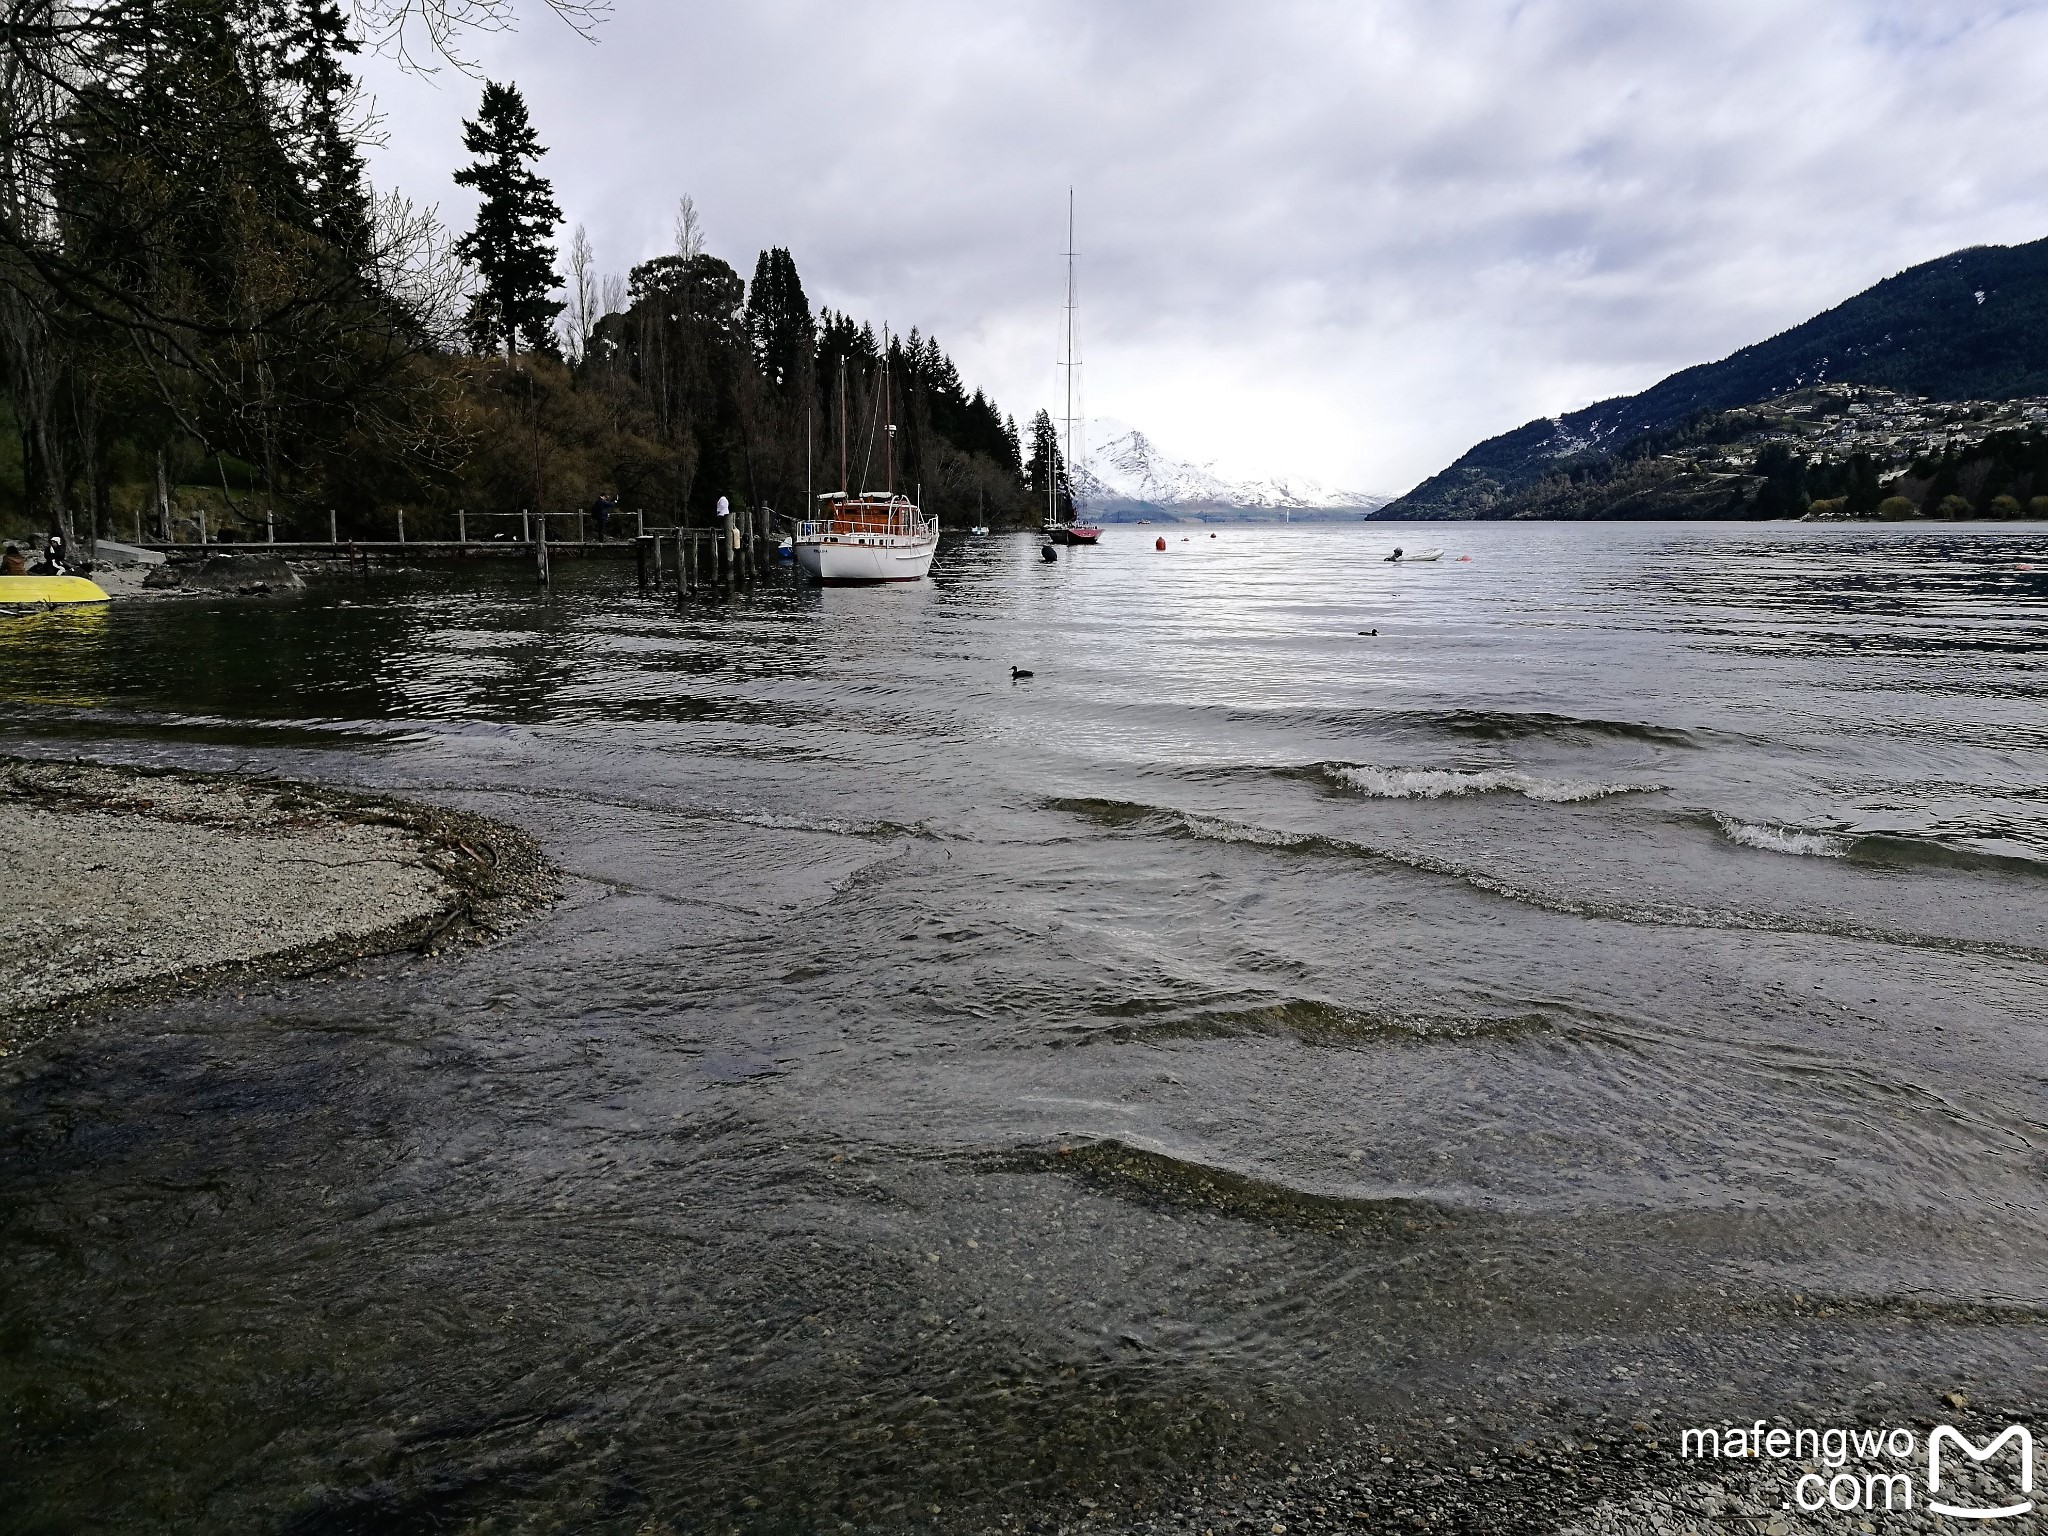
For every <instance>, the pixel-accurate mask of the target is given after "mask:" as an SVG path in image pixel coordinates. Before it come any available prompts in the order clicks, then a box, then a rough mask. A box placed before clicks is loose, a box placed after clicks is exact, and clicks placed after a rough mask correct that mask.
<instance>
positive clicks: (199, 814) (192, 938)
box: [0, 758, 554, 1054]
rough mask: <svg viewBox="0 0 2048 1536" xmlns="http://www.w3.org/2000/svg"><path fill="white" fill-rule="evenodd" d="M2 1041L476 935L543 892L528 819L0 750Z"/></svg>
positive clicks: (14, 1044) (545, 876)
mask: <svg viewBox="0 0 2048 1536" xmlns="http://www.w3.org/2000/svg"><path fill="white" fill-rule="evenodd" d="M0 826H4V833H0V889H4V890H5V891H7V893H8V899H7V902H6V904H5V907H4V909H0V1054H4V1053H6V1052H7V1051H9V1050H12V1049H15V1048H18V1047H19V1046H21V1045H23V1044H25V1043H27V1042H28V1041H30V1040H33V1039H35V1038H37V1037H38V1036H39V1035H41V1034H43V1033H44V1032H46V1031H47V1030H48V1029H49V1028H51V1027H53V1026H54V1025H56V1024H59V1023H61V1022H62V1021H63V1020H64V1019H65V1018H67V1017H70V1016H74V1015H76V1014H79V1013H82V1012H86V1011H90V1010H92V1009H94V1008H95V1007H98V1006H100V1005H103V1004H106V1003H108V1002H111V1001H135V1000H141V999H144V998H148V997H156V996H163V995H166V994H168V993H171V992H177V991H183V990H186V989H189V988H193V987H198V986H203V985H206V984H209V983H212V982H218V981H220V980H222V979H224V978H228V977H231V976H245V977H246V976H253V975H259V974H267V975H284V974H301V973H304V972H308V971H314V970H319V969H321V968H323V967H325V966H328V965H332V964H334V963H337V962H338V961H340V960H344V959H350V958H355V957H359V956H363V955H369V954H380V953H388V952H391V951H394V950H399V949H408V948H412V949H422V950H429V951H431V950H435V949H438V948H441V947H444V946H446V945H449V944H453V943H460V942H463V941H465V940H474V939H477V938H482V937H488V936H490V935H492V934H495V933H497V932H501V931H503V930H504V929H505V928H507V927H509V926H511V925H512V924H513V923H515V922H516V921H517V920H518V918H519V917H520V915H521V914H522V913H524V912H525V911H527V910H528V909H530V908H532V907H533V906H536V905H538V904H539V903H541V902H543V901H545V900H546V899H547V898H548V897H549V895H550V894H551V893H552V891H553V888H554V875H553V872H552V870H551V869H550V867H549V866H548V865H547V864H546V862H545V861H544V860H543V859H542V858H541V856H540V853H539V850H538V848H537V847H536V846H535V844H534V843H533V841H532V840H531V839H530V838H527V837H526V836H525V835H524V834H522V833H519V832H516V831H514V830H513V829H511V828H509V827H505V826H502V825H500V824H498V823H494V822H491V821H488V820H487V819H485V818H483V817H479V816H474V815H469V814H465V813H461V812H454V811H447V810H442V809H439V808H436V807H430V806H424V805H418V804H412V803H408V802H401V801H395V800H389V799H377V798H370V797H364V796H353V795H348V794H345V793H343V792H340V791H336V790H332V789H327V788H324V787H315V786H309V785H301V784H288V783H283V782H279V781H276V780H265V779H252V778H243V777H236V776H229V775H216V774H201V773H191V772H182V771H180V772H161V773H149V772H142V771H137V770H132V769H116V768H109V767H104V766H101V765H97V764H90V763H63V762H48V761H35V760H29V759H21V758H8V759H0Z"/></svg>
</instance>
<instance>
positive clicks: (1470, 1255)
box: [0, 525, 2048, 1531]
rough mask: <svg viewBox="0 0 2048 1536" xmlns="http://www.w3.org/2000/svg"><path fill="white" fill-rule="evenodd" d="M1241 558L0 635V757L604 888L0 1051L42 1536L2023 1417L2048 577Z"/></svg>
mask: <svg viewBox="0 0 2048 1536" xmlns="http://www.w3.org/2000/svg"><path fill="white" fill-rule="evenodd" d="M1207 533H1208V530H1206V529H1187V528H1176V527H1170V526H1162V527H1158V528H1143V529H1140V528H1117V529H1113V530H1112V531H1111V532H1110V533H1109V534H1108V535H1107V537H1106V539H1105V542H1104V544H1103V545H1102V546H1101V547H1100V548H1096V549H1080V550H1070V551H1065V552H1063V557H1062V559H1061V560H1060V561H1059V563H1058V564H1056V565H1044V564H1041V562H1040V561H1039V559H1038V558H1037V547H1036V541H1035V539H1033V538H1031V537H1028V536H1021V535H1020V536H1012V537H996V538H991V539H983V540H978V541H968V542H962V543H957V544H952V543H949V545H948V546H947V548H946V549H945V550H944V551H943V553H942V555H941V558H940V561H939V564H938V566H937V568H936V570H935V573H934V579H933V580H932V581H930V582H929V583H926V584H922V585H919V586H915V587H908V588H900V589H883V590H834V591H823V592H821V591H819V590H817V589H815V588H812V587H807V586H804V585H801V584H798V583H797V582H794V581H791V580H789V579H788V578H786V577H785V578H783V579H782V580H780V581H779V582H777V583H774V584H771V585H769V586H767V587H765V588H763V589H762V590H761V591H760V592H759V593H758V594H757V595H755V596H753V597H751V598H741V599H736V600H732V601H727V602H708V601H697V602H693V603H690V604H688V605H684V606H680V607H679V606H678V604H677V602H676V600H675V599H674V598H673V597H664V598H643V597H640V596H638V595H636V594H635V593H634V592H633V591H632V590H631V577H630V566H626V565H620V564H616V563H597V562H591V563H585V564H580V565H577V564H569V563H562V564H560V565H558V567H557V570H558V578H559V579H558V584H557V586H556V588H555V590H554V592H553V594H552V595H551V596H541V595H537V593H536V592H535V590H534V588H533V587H532V585H531V583H530V580H529V577H528V572H527V571H526V570H525V568H524V567H522V566H516V565H514V564H512V563H510V562H507V563H503V564H488V563H487V564H479V565H470V566H465V567H453V566H450V567H444V568H440V569H437V570H430V571H420V572H407V573H392V574H385V575H379V576H376V577H374V578H371V579H367V580H365V579H359V578H350V577H329V578H322V579H320V580H319V581H317V582H316V584H315V586H314V587H313V588H312V589H311V590H310V591H308V592H307V593H304V594H301V595H298V596H295V597H293V598H290V599H285V600H279V601H264V600H243V601H230V600H221V601H175V602H164V603H158V604H135V605H125V606H120V607H117V608H115V609H113V610H112V611H109V612H104V613H100V614H97V615H85V616H81V615H61V614H53V615H47V616H43V617H40V618H31V619H25V620H23V619H16V620H8V621H0V746H5V747H6V748H7V749H9V750H14V751H28V752H46V753H47V752H56V753H63V754H91V755H94V756H98V757H102V758H105V759H107V760H111V761H123V762H140V763H179V764H185V765H190V766H197V767H206V768H235V769H255V770H263V771H271V772H280V773H285V774H292V775H301V776H308V777H315V778H320V779H326V780H332V781H338V782H343V783H347V784H352V785H359V786H369V787H375V788H378V789H387V790H392V791H397V792H401V793H405V794H409V795H414V796H418V797H421V798H426V799H431V800H438V801H443V802H447V803H451V804H456V805H461V806H464V807H468V808H471V809H474V810H478V811H482V812H485V813H487V814H490V815H493V816H497V817H500V818H502V819H504V820H507V821H510V822H514V823H516V824H518V825H519V826H522V827H524V828H527V829H529V830H530V831H531V832H533V833H534V834H535V835H537V836H538V837H539V838H541V839H542V841H543V842H544V844H545V845H546V847H547V848H548V850H549V851H550V853H551V854H552V856H553V857H554V858H555V859H557V860H558V861H559V862H560V863H561V864H562V865H563V866H564V867H565V868H566V869H567V870H568V871H569V872H570V874H571V876H572V877H573V878H572V879H571V881H570V883H569V886H568V891H567V895H566V898H565V899H564V901H563V902H562V903H561V904H560V905H559V906H558V907H557V908H555V909H553V910H552V911H551V912H550V913H548V914H547V915H545V916H543V917H542V918H540V919H539V920H537V921H535V922H533V923H532V924H530V925H529V926H527V927H526V928H524V929H522V930H521V931H519V932H518V933H517V934H516V935H515V936H513V937H512V938H510V939H509V940H507V941H506V942H504V943H502V944H500V945H497V946H496V947H493V948H490V949H487V950H482V951H476V952H472V953H468V954H466V955H460V956H455V957H451V958H445V959H442V960H439V961H427V962H421V961H411V960H397V959H394V960H390V961H386V962H383V963H380V964H375V965H367V966H361V967H356V968H354V969H353V970H352V971H351V972H350V973H348V974H344V975H340V976H336V977H330V978H326V979H316V980H307V981H302V982H294V983H282V984H272V985H267V986H264V987H261V988H257V989H252V990H250V991H249V992H248V993H247V994H246V995H227V996H218V997H214V998H210V999H203V1000H192V1001H186V1002H183V1003H178V1004H173V1005H166V1006H161V1007H155V1008H151V1009H149V1010H146V1011H142V1012H138V1013H130V1014H127V1015H121V1016H115V1017H111V1018H109V1019H107V1020H105V1021H103V1022H101V1023H98V1024H95V1025H92V1026H89V1027H85V1028H82V1029H78V1030H74V1031H71V1032H69V1033H67V1034H65V1035H62V1036H60V1037H58V1038H55V1039H52V1040H50V1041H48V1042H45V1043H44V1044H42V1045H40V1046H37V1047H35V1048H33V1049H32V1050H31V1051H29V1052H27V1053H25V1054H23V1055H21V1056H18V1057H16V1058H12V1059H9V1060H8V1061H6V1062H5V1063H4V1064H0V1341H4V1342H0V1407H4V1409H5V1410H6V1412H5V1413H4V1414H0V1442H5V1441H6V1440H8V1439H9V1438H10V1436H11V1441H12V1443H11V1446H10V1447H8V1448H6V1449H4V1450H0V1458H4V1460H5V1462H6V1463H7V1464H8V1465H7V1466H6V1468H5V1471H4V1473H0V1477H4V1480H5V1481H6V1482H7V1483H8V1484H9V1485H10V1487H11V1489H12V1492H11V1495H10V1497H11V1498H12V1499H14V1500H15V1501H16V1502H15V1506H14V1508H15V1515H14V1519H15V1520H16V1521H17V1522H19V1523H18V1524H17V1525H15V1526H14V1527H13V1528H17V1529H23V1530H35V1531H55V1530H71V1529H84V1528H107V1529H115V1528H121V1529H135V1528H142V1527H152V1528H165V1529H170V1528H186V1529H195V1530H197V1529H206V1530H209V1531H216V1530H277V1529H288V1530H295V1531H345V1530H364V1531H370V1530H377V1531H394V1530H428V1529H434V1530H454V1529H464V1530H484V1529H490V1530H509V1529H514V1528H520V1529H524V1528H527V1527H528V1526H531V1527H533V1528H537V1529H538V1528H545V1529H575V1530H618V1531H637V1530H640V1529H642V1528H643V1526H644V1525H646V1524H647V1522H649V1521H655V1522H663V1521H666V1522H668V1523H670V1524H672V1525H673V1526H675V1527H676V1528H678V1529H694V1528H696V1527H697V1526H699V1525H708V1524H710V1523H713V1521H714V1519H715V1521H716V1523H717V1524H718V1526H719V1528H721V1529H725V1528H743V1529H749V1530H782V1529H792V1530H795V1529H801V1530H811V1529H820V1528H823V1529H832V1528H839V1526H840V1522H842V1521H844V1522H847V1523H848V1524H850V1525H852V1526H855V1527H858V1528H861V1529H868V1528H872V1527H877V1526H880V1527H888V1526H892V1525H897V1524H910V1525H920V1526H925V1527H929V1528H933V1529H955V1528H970V1527H972V1526H973V1525H974V1524H975V1523H976V1522H979V1521H982V1520H984V1519H989V1518H994V1517H995V1516H996V1515H998V1514H1000V1513H1004V1512H1016V1511H1020V1510H1057V1509H1067V1508H1070V1507H1072V1505H1071V1501H1073V1500H1077V1499H1079V1498H1082V1497H1087V1498H1093V1499H1097V1500H1100V1501H1102V1502H1103V1504H1104V1506H1105V1508H1107V1507H1111V1506H1115V1505H1117V1503H1118V1501H1119V1500H1124V1499H1128V1498H1129V1497H1131V1495H1132V1490H1134V1489H1136V1488H1139V1487H1142V1486H1143V1485H1145V1484H1147V1483H1150V1482H1153V1481H1155V1480H1157V1479H1160V1478H1162V1477H1166V1476H1168V1475H1169V1474H1171V1473H1173V1472H1174V1471H1175V1470H1176V1469H1181V1468H1185V1467H1189V1466H1194V1465H1199V1464H1204V1463H1205V1462H1206V1461H1208V1460H1210V1459H1213V1458H1215V1457H1217V1456H1219V1455H1221V1456H1225V1457H1228V1456H1230V1455H1233V1454H1237V1453H1238V1452H1240V1451H1246V1452H1248V1451H1250V1450H1252V1449H1262V1450H1265V1451H1271V1452H1276V1453H1277V1454H1278V1455H1280V1456H1281V1457H1282V1458H1283V1459H1284V1458H1285V1457H1286V1456H1287V1455H1290V1454H1294V1453H1295V1452H1294V1450H1293V1449H1292V1448H1297V1447H1300V1448H1305V1449H1302V1450H1301V1452H1300V1453H1301V1454H1304V1455H1306V1454H1310V1453H1311V1451H1312V1449H1313V1447H1315V1446H1316V1445H1319V1444H1329V1443H1332V1441H1333V1440H1341V1439H1345V1438H1347V1437H1348V1438H1356V1437H1359V1436H1364V1437H1366V1438H1375V1437H1377V1438H1381V1439H1386V1440H1388V1441H1389V1442H1390V1443H1393V1442H1398V1441H1400V1440H1401V1438H1402V1437H1403V1436H1404V1435H1406V1434H1408V1433H1410V1432H1411V1431H1412V1429H1413V1427H1414V1426H1415V1425H1417V1424H1421V1423H1423V1422H1428V1423H1431V1424H1434V1425H1437V1426H1442V1425H1445V1424H1447V1423H1448V1424H1455V1425H1459V1426H1462V1428H1463V1430H1464V1431H1465V1432H1467V1433H1469V1434H1471V1435H1473V1436H1474V1437H1476V1438H1478V1439H1482V1440H1496V1441H1506V1440H1508V1439H1512V1438H1514V1437H1516V1436H1526V1435H1531V1434H1543V1433H1571V1432H1573V1431H1574V1427H1575V1426H1584V1425H1587V1424H1591V1423H1595V1422H1598V1421H1599V1420H1600V1418H1601V1416H1602V1415H1605V1416H1607V1417H1608V1418H1609V1419H1610V1420H1615V1421H1619V1420H1629V1419H1638V1418H1643V1417H1645V1416H1649V1415H1652V1414H1661V1415H1663V1416H1664V1420H1663V1422H1667V1423H1675V1422H1678V1421H1680V1420H1682V1419H1685V1418H1686V1416H1688V1415H1695V1416H1697V1415H1708V1414H1718V1413H1721V1412H1728V1413H1732V1414H1735V1415H1736V1416H1737V1417H1739V1418H1741V1419H1744V1420H1747V1419H1750V1418H1753V1417H1758V1416H1765V1417H1768V1416H1770V1415H1772V1414H1776V1413H1792V1412H1794V1411H1795V1409H1797V1410H1800V1411H1802V1412H1807V1411H1809V1410H1810V1412H1807V1417H1806V1418H1804V1419H1802V1422H1810V1421H1813V1420H1814V1419H1819V1420H1820V1421H1822V1422H1825V1421H1826V1419H1825V1416H1826V1415H1827V1414H1837V1415H1840V1414H1852V1413H1856V1412H1861V1411H1866V1410H1869V1409H1870V1408H1871V1406H1872V1405H1873V1404H1877V1403H1882V1402H1890V1401H1891V1400H1893V1399H1897V1400H1898V1401H1900V1402H1902V1403H1905V1404H1908V1405H1919V1406H1920V1407H1926V1406H1928V1405H1930V1404H1931V1403H1932V1402H1933V1401H1934V1399H1933V1397H1932V1394H1933V1393H1935V1392H1937V1391H1946V1390H1950V1389H1956V1388H1963V1389H1967V1390H1969V1391H1970V1392H1971V1393H1972V1394H1973V1395H1974V1396H1976V1397H1977V1398H1978V1399H1979V1400H1980V1401H1998V1402H2011V1403H2015V1404H2020V1403H2035V1404H2038V1403H2042V1402H2048V1390H2044V1388H2048V1328H2044V1327H2043V1322H2044V1319H2048V1310H2044V1309H2048V1208H2044V1202H2043V1200H2042V1193H2041V1192H2042V1188H2043V1183H2042V1180H2043V1174H2044V1172H2048V1167H2044V1157H2043V1152H2042V1147H2043V1144H2044V1137H2048V1126H2044V1118H2048V1093H2044V1089H2048V923H2044V913H2048V531H2043V530H2041V529H2039V528H2027V527H2023V526H2016V527H2013V528H2008V529H1998V528H1958V529H1945V528H1944V529H1930V528H1912V529H1872V528H1862V527H1805V526H1761V527H1759V526H1699V525H1685V526H1679V525H1592V526H1583V525H1533V526H1522V525H1477V526H1472V525H1443V526H1438V527H1434V528H1428V529H1419V528H1413V527H1406V528H1391V527H1387V526H1347V527H1323V528H1310V527H1296V528H1260V529H1246V528H1230V529H1223V530H1220V531H1219V536H1218V537H1216V538H1214V539H1211V538H1209V537H1208V536H1207ZM1155 534H1159V535H1164V536H1165V537H1166V538H1167V540H1168V548H1167V550H1166V552H1165V553H1163V554H1162V553H1157V552H1155V551H1154V550H1153V548H1152V540H1153V537H1154V535H1155ZM1397 542H1398V543H1402V544H1404V545H1407V546H1408V547H1410V548H1414V547H1417V546H1419V545H1423V544H1438V543H1440V544H1441V545H1442V547H1443V548H1444V549H1445V551H1446V554H1445V558H1444V559H1443V561H1441V562H1439V563H1435V564H1430V565H1416V566H1390V565H1388V564H1385V563H1383V562H1382V561H1381V559H1380V558H1379V557H1380V556H1381V555H1382V554H1384V553H1385V552H1386V551H1387V550H1388V549H1389V548H1390V547H1391V546H1392V545H1393V544H1395V543H1397ZM1465 556H1469V557H1470V558H1469V559H1463V558H1460V557H1465ZM1361 631H1377V633H1376V634H1373V633H1361ZM1012 666H1018V667H1024V668H1029V669H1030V670H1031V671H1032V672H1033V673H1034V674H1035V675H1034V676H1032V677H1030V678H1029V679H1024V680H1019V681H1014V682H1013V681H1012V679H1011V676H1010V669H1011V667H1012ZM8 1425H11V1431H10V1430H9V1429H8V1428H7V1427H5V1426H8ZM486 1517H488V1522H489V1523H487V1524H486V1523H475V1524H465V1522H484V1521H485V1520H486ZM7 1523H8V1522H7V1521H6V1520H5V1519H0V1525H5V1524H7ZM657 1528H659V1527H658V1526H657Z"/></svg>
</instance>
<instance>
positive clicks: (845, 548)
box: [794, 491, 939, 585]
mask: <svg viewBox="0 0 2048 1536" xmlns="http://www.w3.org/2000/svg"><path fill="white" fill-rule="evenodd" d="M818 499H819V500H820V501H821V502H822V503H824V505H823V506H822V507H820V508H819V510H820V512H821V513H822V514H823V515H822V516H820V517H816V518H813V519H812V520H811V521H809V522H805V523H798V524H797V525H796V538H795V540H794V544H795V549H796V563H797V564H798V565H800V566H802V567H803V568H804V569H805V570H807V571H809V572H810V573H811V574H812V575H813V576H815V577H817V578H818V580H820V581H824V582H831V583H833V584H835V585H838V584H847V585H851V584H854V583H862V584H865V583H870V582H879V581H921V580H923V579H924V577H925V576H926V575H927V574H929V573H930V571H931V568H932V556H934V555H935V554H937V553H938V550H939V520H938V519H937V518H936V517H926V516H925V515H924V513H923V512H921V511H920V510H919V509H918V506H917V503H915V502H913V501H912V500H911V499H910V498H909V497H908V496H903V495H899V494H897V493H896V492H894V491H863V492H862V493H861V494H860V495H858V496H848V495H847V494H845V493H844V492H843V491H830V492H827V493H826V494H825V495H823V496H821V497H819V498H818Z"/></svg>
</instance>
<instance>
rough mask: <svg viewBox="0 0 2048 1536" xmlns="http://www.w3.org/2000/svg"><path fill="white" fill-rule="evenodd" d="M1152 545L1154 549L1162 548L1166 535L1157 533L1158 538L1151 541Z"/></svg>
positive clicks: (1164, 544)
mask: <svg viewBox="0 0 2048 1536" xmlns="http://www.w3.org/2000/svg"><path fill="white" fill-rule="evenodd" d="M1152 547H1153V548H1154V549H1164V548H1166V535H1165V534H1163V533H1162V534H1161V535H1159V537H1158V538H1156V539H1154V540H1153V541H1152Z"/></svg>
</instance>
